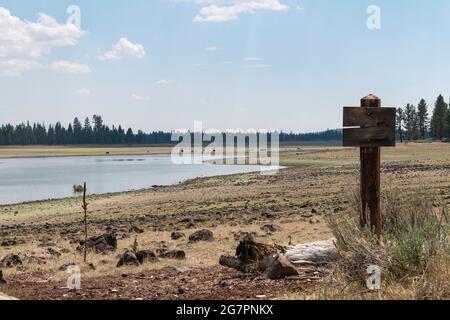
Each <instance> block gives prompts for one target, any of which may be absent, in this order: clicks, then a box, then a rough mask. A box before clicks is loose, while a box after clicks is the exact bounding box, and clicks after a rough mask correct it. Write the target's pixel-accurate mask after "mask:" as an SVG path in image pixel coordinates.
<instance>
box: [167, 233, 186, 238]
mask: <svg viewBox="0 0 450 320" xmlns="http://www.w3.org/2000/svg"><path fill="white" fill-rule="evenodd" d="M185 236H186V235H185V234H184V233H183V232H179V231H175V232H172V234H171V235H170V238H171V239H172V240H179V239H181V238H184V237H185Z"/></svg>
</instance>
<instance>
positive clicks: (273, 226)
mask: <svg viewBox="0 0 450 320" xmlns="http://www.w3.org/2000/svg"><path fill="white" fill-rule="evenodd" d="M261 230H262V231H264V232H265V233H274V232H276V231H280V230H281V227H280V226H279V225H277V224H266V225H264V226H262V227H261Z"/></svg>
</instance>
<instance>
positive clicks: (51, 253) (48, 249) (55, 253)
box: [47, 248, 61, 257]
mask: <svg viewBox="0 0 450 320" xmlns="http://www.w3.org/2000/svg"><path fill="white" fill-rule="evenodd" d="M47 252H48V253H49V254H50V255H52V256H55V257H60V256H61V253H60V252H58V251H57V250H55V249H53V248H47Z"/></svg>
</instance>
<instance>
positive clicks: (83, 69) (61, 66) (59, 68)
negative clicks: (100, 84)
mask: <svg viewBox="0 0 450 320" xmlns="http://www.w3.org/2000/svg"><path fill="white" fill-rule="evenodd" d="M50 69H51V70H52V71H53V72H55V73H60V74H75V75H82V74H88V73H91V72H92V70H91V68H90V67H89V66H87V65H84V64H78V63H73V62H70V61H55V62H53V63H52V64H51V65H50Z"/></svg>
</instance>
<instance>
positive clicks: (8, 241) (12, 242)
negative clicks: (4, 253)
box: [0, 239, 17, 247]
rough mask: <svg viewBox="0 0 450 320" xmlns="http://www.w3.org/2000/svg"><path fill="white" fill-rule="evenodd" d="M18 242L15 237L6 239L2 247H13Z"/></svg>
mask: <svg viewBox="0 0 450 320" xmlns="http://www.w3.org/2000/svg"><path fill="white" fill-rule="evenodd" d="M16 244H17V241H16V240H14V239H10V240H4V241H3V242H2V243H1V245H0V246H2V247H12V246H15V245H16Z"/></svg>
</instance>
